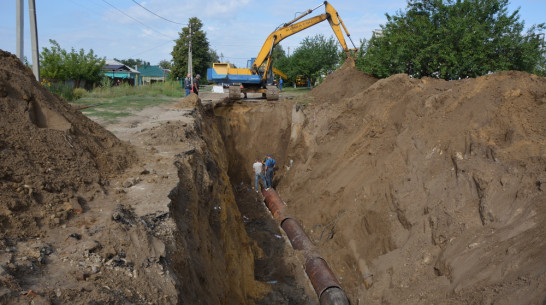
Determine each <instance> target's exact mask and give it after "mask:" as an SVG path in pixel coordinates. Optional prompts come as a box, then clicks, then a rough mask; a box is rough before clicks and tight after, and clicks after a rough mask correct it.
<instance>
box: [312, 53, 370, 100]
mask: <svg viewBox="0 0 546 305" xmlns="http://www.w3.org/2000/svg"><path fill="white" fill-rule="evenodd" d="M376 81H377V78H375V77H373V76H369V75H367V74H364V73H363V72H361V71H359V70H358V69H356V68H355V62H354V60H353V59H351V58H349V59H347V60H346V61H345V63H344V64H343V65H342V66H341V67H340V68H339V69H337V70H336V71H334V72H333V73H332V74H329V75H328V76H327V77H326V78H325V79H324V81H323V82H322V83H321V84H320V85H319V86H317V87H315V88H314V89H313V90H312V91H311V95H312V96H313V97H314V99H315V101H316V102H318V103H320V102H325V101H336V100H339V99H342V98H347V97H351V96H354V95H355V94H357V93H359V92H362V91H364V90H365V89H366V88H368V87H369V86H371V85H372V84H374V83H375V82H376Z"/></svg>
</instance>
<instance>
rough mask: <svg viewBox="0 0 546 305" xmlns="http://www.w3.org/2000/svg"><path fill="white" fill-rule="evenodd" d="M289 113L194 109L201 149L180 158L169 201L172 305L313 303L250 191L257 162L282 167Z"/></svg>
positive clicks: (280, 108) (273, 107)
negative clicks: (173, 285) (172, 232)
mask: <svg viewBox="0 0 546 305" xmlns="http://www.w3.org/2000/svg"><path fill="white" fill-rule="evenodd" d="M292 111H293V109H292V103H290V102H289V101H285V102H277V103H264V102H258V103H242V104H218V105H216V106H215V107H214V108H213V107H210V106H209V107H206V108H203V107H202V106H201V104H200V103H197V109H196V111H195V121H196V123H195V126H194V130H195V131H194V132H195V135H194V136H195V137H194V138H195V139H196V142H198V143H200V144H197V145H196V148H195V149H192V150H190V151H187V152H184V153H181V154H179V155H180V156H179V158H178V159H177V160H176V161H175V165H176V166H177V167H178V177H179V183H178V185H177V187H176V188H175V189H173V190H172V191H171V194H170V195H169V197H170V198H171V214H172V216H173V219H174V220H175V222H176V226H177V230H176V232H177V234H176V236H175V242H174V244H173V245H171V248H170V249H171V250H170V255H169V257H170V258H169V259H168V260H169V265H170V266H171V267H172V270H173V272H174V274H175V275H176V278H177V281H178V283H177V287H179V288H178V293H179V297H178V300H179V301H178V304H309V305H311V304H318V299H317V296H316V295H315V293H314V291H313V288H312V286H311V284H310V282H309V280H308V279H307V277H306V275H305V271H304V270H303V261H302V258H301V255H299V256H298V253H297V252H296V251H295V250H293V249H292V247H291V245H290V243H289V242H288V240H287V239H286V238H285V235H284V234H283V233H282V232H281V230H280V227H279V224H278V222H277V221H276V220H275V219H274V218H273V217H272V215H271V213H270V212H269V210H268V209H267V207H266V206H265V204H264V202H263V199H264V198H263V196H262V195H261V193H257V192H256V191H255V190H254V189H253V187H252V186H253V184H254V175H253V173H252V163H253V162H254V160H255V159H256V158H263V157H264V156H265V155H266V154H271V155H273V156H274V157H275V159H276V160H277V164H278V165H279V166H283V164H287V150H288V146H289V142H290V134H291V129H292V126H291V125H292V119H291V118H292ZM281 178H282V177H275V179H274V183H273V185H274V186H276V185H277V184H278V183H279V182H280V181H282V179H281Z"/></svg>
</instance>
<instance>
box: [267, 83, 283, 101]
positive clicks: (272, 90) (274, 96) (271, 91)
mask: <svg viewBox="0 0 546 305" xmlns="http://www.w3.org/2000/svg"><path fill="white" fill-rule="evenodd" d="M279 94H280V90H279V88H277V86H267V93H266V94H265V97H266V99H267V100H268V101H278V100H279Z"/></svg>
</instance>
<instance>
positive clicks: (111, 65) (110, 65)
mask: <svg viewBox="0 0 546 305" xmlns="http://www.w3.org/2000/svg"><path fill="white" fill-rule="evenodd" d="M102 70H104V71H113V72H129V73H136V74H140V72H138V71H137V70H135V69H133V68H131V67H129V66H126V65H124V64H122V63H120V62H119V61H115V60H111V59H107V60H105V61H104V66H103V67H102Z"/></svg>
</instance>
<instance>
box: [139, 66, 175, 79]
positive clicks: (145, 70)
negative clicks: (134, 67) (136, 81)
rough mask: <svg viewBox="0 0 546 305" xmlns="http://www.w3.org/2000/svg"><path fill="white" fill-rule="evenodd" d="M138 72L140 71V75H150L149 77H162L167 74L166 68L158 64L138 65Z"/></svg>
mask: <svg viewBox="0 0 546 305" xmlns="http://www.w3.org/2000/svg"><path fill="white" fill-rule="evenodd" d="M138 72H140V76H151V77H163V76H166V75H167V74H169V71H168V70H164V69H163V68H161V67H160V66H142V67H138Z"/></svg>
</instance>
